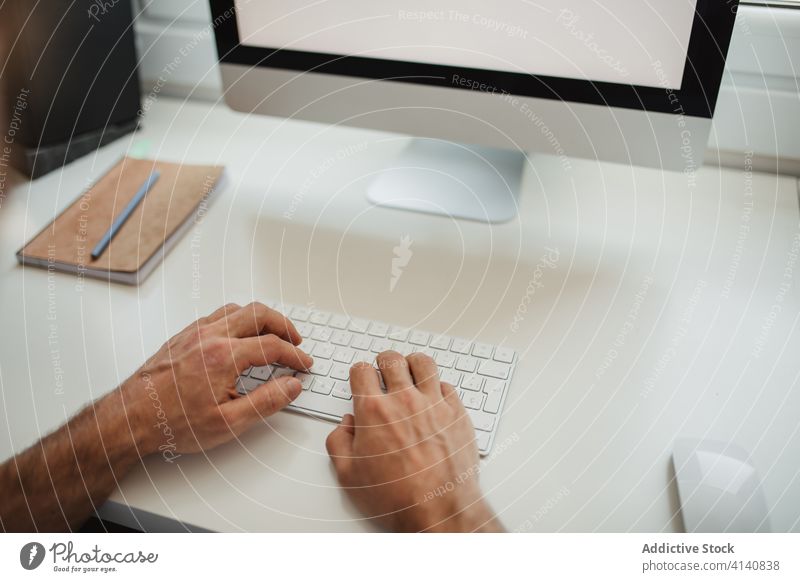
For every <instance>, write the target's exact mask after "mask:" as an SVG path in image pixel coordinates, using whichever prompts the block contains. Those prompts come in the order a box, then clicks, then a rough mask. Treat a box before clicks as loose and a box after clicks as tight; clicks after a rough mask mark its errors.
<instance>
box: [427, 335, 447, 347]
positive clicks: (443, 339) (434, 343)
mask: <svg viewBox="0 0 800 582" xmlns="http://www.w3.org/2000/svg"><path fill="white" fill-rule="evenodd" d="M431 347H432V348H434V349H437V350H446V349H448V348H449V347H450V336H447V335H437V336H436V337H434V338H433V339H432V340H431Z"/></svg>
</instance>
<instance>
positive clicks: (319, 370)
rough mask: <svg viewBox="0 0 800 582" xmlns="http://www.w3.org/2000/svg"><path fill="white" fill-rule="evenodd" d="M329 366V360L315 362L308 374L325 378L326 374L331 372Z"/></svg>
mask: <svg viewBox="0 0 800 582" xmlns="http://www.w3.org/2000/svg"><path fill="white" fill-rule="evenodd" d="M332 365H333V364H331V362H330V360H316V361H315V362H314V365H313V366H311V369H310V370H309V372H311V373H312V374H314V375H315V376H327V375H328V373H329V372H330V371H331V366H332Z"/></svg>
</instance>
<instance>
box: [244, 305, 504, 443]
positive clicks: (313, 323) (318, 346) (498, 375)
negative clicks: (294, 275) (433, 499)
mask: <svg viewBox="0 0 800 582" xmlns="http://www.w3.org/2000/svg"><path fill="white" fill-rule="evenodd" d="M267 305H269V306H270V307H272V308H273V309H276V310H278V311H280V312H281V313H283V314H285V315H286V316H287V317H289V319H291V320H292V321H293V322H294V324H295V326H296V327H297V330H298V331H299V332H300V335H302V336H303V343H302V344H301V345H300V347H301V348H302V349H303V350H304V351H305V352H306V353H308V354H310V355H312V356H313V357H314V366H313V367H312V368H311V370H309V373H301V372H296V371H295V370H292V369H289V368H284V367H281V366H277V365H272V366H260V367H253V368H250V369H249V370H246V371H245V372H244V374H242V375H241V376H240V377H239V379H238V381H237V390H238V392H239V393H240V394H246V393H247V392H249V391H251V390H253V389H255V388H257V387H258V386H260V385H261V384H263V383H264V382H266V381H267V380H270V379H271V378H277V377H281V376H286V375H292V376H295V377H297V378H298V379H299V380H300V381H301V382H302V383H303V392H302V393H301V394H300V396H298V397H297V399H296V400H295V401H294V402H293V403H292V404H291V405H289V409H291V410H295V411H297V412H303V413H305V414H311V415H313V416H317V417H321V418H324V419H327V420H335V421H339V420H341V419H342V416H344V415H345V414H348V413H349V414H352V412H353V402H352V398H353V394H352V393H351V392H350V382H349V380H350V367H351V366H352V365H353V364H354V363H356V362H369V363H371V364H373V365H374V363H375V358H376V357H377V355H378V354H379V353H381V352H384V351H386V350H395V351H397V352H400V353H401V354H403V355H404V356H407V355H409V354H411V353H413V352H422V353H425V354H428V355H429V356H431V357H432V358H433V359H434V361H435V362H436V363H437V365H438V366H439V376H440V378H441V380H442V381H443V382H448V383H449V384H452V385H453V386H455V387H456V391H457V392H458V393H459V395H460V397H461V401H462V402H463V403H464V407H465V408H466V409H467V412H468V413H469V415H470V418H471V419H472V425H473V426H474V427H475V437H476V439H477V441H478V450H479V451H480V453H481V455H487V454H489V451H490V450H491V448H492V443H493V441H494V435H495V433H496V432H497V425H498V422H499V420H500V411H501V410H503V404H504V402H505V398H506V394H507V393H508V386H509V384H510V383H511V377H512V376H513V374H514V367H515V365H516V354H515V353H514V350H512V349H510V348H505V347H500V346H493V345H490V344H485V343H479V342H472V341H469V340H465V339H461V338H455V337H449V336H444V335H436V334H432V333H429V332H427V331H420V330H413V329H406V328H402V327H397V326H392V325H388V324H386V323H382V322H379V321H369V320H366V319H359V318H355V317H348V316H346V315H340V314H335V313H329V312H327V311H319V310H315V309H309V308H307V307H301V306H290V305H283V304H274V303H273V304H270V303H267Z"/></svg>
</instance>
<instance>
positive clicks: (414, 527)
mask: <svg viewBox="0 0 800 582" xmlns="http://www.w3.org/2000/svg"><path fill="white" fill-rule="evenodd" d="M377 363H378V368H379V369H380V371H381V372H382V374H383V379H384V382H385V384H386V389H387V392H386V394H383V393H382V392H381V388H380V380H379V376H378V370H376V369H375V368H374V367H373V366H371V365H369V364H365V363H361V364H356V365H355V366H353V368H352V369H351V371H350V383H351V385H352V392H353V409H354V413H355V417H353V416H351V415H347V416H345V417H344V419H343V420H342V423H341V424H340V425H339V426H338V427H337V428H336V429H335V430H334V431H333V432H332V433H331V434H330V435H329V436H328V440H327V448H328V453H329V454H330V455H331V458H332V460H333V463H334V467H335V469H336V473H337V475H338V477H339V482H340V483H341V485H342V486H343V487H345V488H346V489H347V491H348V493H349V494H350V496H351V498H352V499H353V500H354V502H355V503H356V505H357V506H358V507H359V508H360V509H361V511H362V512H363V513H364V514H365V515H367V516H368V517H373V518H376V519H378V520H379V521H380V522H382V523H383V524H384V525H385V526H386V527H387V529H390V530H393V531H499V530H500V529H501V525H500V523H499V522H498V520H497V519H496V518H495V517H494V515H493V514H492V512H491V510H490V509H489V507H488V505H487V504H486V502H485V501H484V500H483V497H482V495H481V490H480V487H479V486H478V449H477V446H476V444H475V433H474V429H473V427H472V423H471V422H470V419H469V417H468V416H467V413H466V411H465V409H464V406H463V405H462V404H461V400H460V399H459V397H458V394H457V393H456V391H455V389H454V388H453V387H452V386H450V385H449V384H446V383H443V382H440V381H439V374H438V370H437V367H436V364H435V363H434V361H433V359H431V358H430V357H428V356H426V355H424V354H420V353H415V354H411V355H410V356H409V357H408V358H404V357H403V356H402V355H400V354H398V353H397V352H384V353H382V354H380V355H379V356H378V359H377Z"/></svg>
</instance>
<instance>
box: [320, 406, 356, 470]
mask: <svg viewBox="0 0 800 582" xmlns="http://www.w3.org/2000/svg"><path fill="white" fill-rule="evenodd" d="M354 438H355V419H354V418H353V415H352V414H345V415H344V417H343V418H342V422H341V424H339V426H337V427H336V428H335V429H333V432H331V434H329V435H328V438H327V440H326V441H325V447H326V448H327V449H328V454H329V455H330V457H331V460H332V461H333V466H334V468H335V469H336V473H337V475H339V479H340V480H341V479H342V477H343V475H345V474H346V473H347V472H348V471H349V469H350V464H351V463H352V461H353V439H354Z"/></svg>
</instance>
